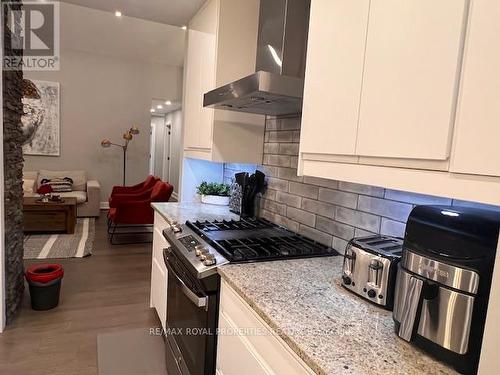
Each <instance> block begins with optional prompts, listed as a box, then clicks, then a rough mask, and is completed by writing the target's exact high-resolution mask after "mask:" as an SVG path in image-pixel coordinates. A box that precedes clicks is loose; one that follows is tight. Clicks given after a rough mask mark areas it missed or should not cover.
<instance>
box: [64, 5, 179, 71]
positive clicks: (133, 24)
mask: <svg viewBox="0 0 500 375" xmlns="http://www.w3.org/2000/svg"><path fill="white" fill-rule="evenodd" d="M100 1H102V2H105V3H107V2H108V1H109V2H112V1H111V0H106V1H103V0H100ZM142 1H144V2H145V3H146V2H149V1H151V0H147V1H146V0H142ZM75 2H77V1H75ZM78 2H85V1H83V0H82V1H78ZM87 2H90V1H87ZM165 2H167V3H168V1H167V0H165ZM185 36H186V31H185V30H182V28H180V27H178V26H170V25H165V24H161V23H156V22H149V21H146V20H142V19H139V18H134V17H127V16H125V15H124V16H123V17H116V16H115V15H114V13H109V12H104V11H100V10H96V9H91V8H86V7H85V8H84V7H80V6H75V5H72V4H67V3H61V32H60V38H61V49H73V50H79V51H84V52H88V53H93V54H101V55H107V56H114V57H118V58H123V59H134V60H141V61H147V62H151V63H157V64H165V65H170V66H177V67H182V66H183V63H184V43H185Z"/></svg>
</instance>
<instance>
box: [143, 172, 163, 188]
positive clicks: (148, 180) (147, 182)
mask: <svg viewBox="0 0 500 375" xmlns="http://www.w3.org/2000/svg"><path fill="white" fill-rule="evenodd" d="M156 181H160V179H159V178H158V177H155V176H153V175H152V174H150V175H149V176H148V177H147V178H146V179H145V180H144V182H143V183H142V190H146V189H149V188H150V187H152V186H153V185H154V184H155V183H156Z"/></svg>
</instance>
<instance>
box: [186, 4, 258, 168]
mask: <svg viewBox="0 0 500 375" xmlns="http://www.w3.org/2000/svg"><path fill="white" fill-rule="evenodd" d="M259 4H260V2H259V0H209V1H207V2H206V3H205V4H204V5H203V7H202V9H201V10H200V11H199V12H198V13H197V14H196V15H195V16H194V17H193V19H192V20H191V21H190V22H189V26H188V29H189V30H188V38H187V51H186V59H185V77H184V108H183V109H184V129H185V130H184V156H186V157H193V158H198V159H205V160H210V161H217V162H235V163H254V164H255V163H261V162H262V152H263V142H264V123H265V117H264V116H260V115H251V114H246V113H237V112H230V111H221V110H214V109H212V108H204V107H203V95H204V94H205V93H206V92H208V91H210V90H213V89H215V88H216V87H218V86H221V85H223V84H226V83H229V82H231V81H234V80H237V79H240V78H243V77H245V76H247V75H249V74H252V73H254V72H255V58H256V50H257V31H258V20H259Z"/></svg>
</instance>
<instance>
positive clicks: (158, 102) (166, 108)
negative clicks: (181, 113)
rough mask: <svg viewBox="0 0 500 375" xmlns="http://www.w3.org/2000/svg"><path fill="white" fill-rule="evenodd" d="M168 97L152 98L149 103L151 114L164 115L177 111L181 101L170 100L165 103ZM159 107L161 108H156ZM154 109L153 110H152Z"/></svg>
mask: <svg viewBox="0 0 500 375" xmlns="http://www.w3.org/2000/svg"><path fill="white" fill-rule="evenodd" d="M167 100H168V99H153V101H152V103H151V115H152V116H159V115H166V114H167V113H169V112H173V111H177V110H178V109H180V108H181V103H180V102H176V101H172V102H171V104H169V105H167V104H166V103H165V102H166V101H167ZM158 107H161V108H158ZM153 109H154V112H153V111H152V110H153Z"/></svg>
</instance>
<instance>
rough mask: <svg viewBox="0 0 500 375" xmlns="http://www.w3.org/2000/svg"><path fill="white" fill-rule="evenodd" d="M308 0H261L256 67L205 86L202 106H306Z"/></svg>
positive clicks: (273, 110) (285, 109)
mask: <svg viewBox="0 0 500 375" xmlns="http://www.w3.org/2000/svg"><path fill="white" fill-rule="evenodd" d="M309 8H310V0H261V1H260V11H259V35H258V41H257V43H258V45H257V56H256V64H255V65H256V70H257V72H256V73H254V74H251V75H249V76H247V77H243V78H241V79H239V80H237V81H234V82H231V83H229V84H226V85H224V86H222V87H218V88H216V89H215V90H212V91H209V92H207V93H206V94H205V95H204V97H203V106H204V107H212V108H217V109H225V110H231V111H238V112H247V113H257V114H261V115H271V116H281V115H289V114H296V113H300V112H301V111H302V94H303V91H304V71H305V60H306V48H307V31H308V28H309Z"/></svg>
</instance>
